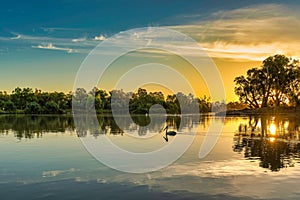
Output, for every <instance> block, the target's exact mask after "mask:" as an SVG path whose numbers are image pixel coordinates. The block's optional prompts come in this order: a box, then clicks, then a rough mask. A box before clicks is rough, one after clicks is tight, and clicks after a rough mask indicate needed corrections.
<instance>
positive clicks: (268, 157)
mask: <svg viewBox="0 0 300 200" xmlns="http://www.w3.org/2000/svg"><path fill="white" fill-rule="evenodd" d="M298 117H299V116H298ZM298 117H297V116H293V117H289V116H262V117H260V118H258V117H253V116H252V117H249V120H248V124H240V125H239V127H238V132H237V133H236V134H235V135H234V145H233V151H235V152H238V153H244V157H245V158H246V159H248V160H259V161H260V164H259V166H260V167H263V168H267V169H269V170H271V171H280V168H287V167H294V166H295V163H296V162H300V161H299V157H300V131H299V130H300V124H299V123H300V120H299V118H298Z"/></svg>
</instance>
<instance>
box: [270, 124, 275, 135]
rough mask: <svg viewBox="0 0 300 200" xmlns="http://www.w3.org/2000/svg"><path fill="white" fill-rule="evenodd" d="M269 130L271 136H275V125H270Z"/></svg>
mask: <svg viewBox="0 0 300 200" xmlns="http://www.w3.org/2000/svg"><path fill="white" fill-rule="evenodd" d="M269 130H270V134H271V135H275V134H276V125H275V124H271V125H270V127H269Z"/></svg>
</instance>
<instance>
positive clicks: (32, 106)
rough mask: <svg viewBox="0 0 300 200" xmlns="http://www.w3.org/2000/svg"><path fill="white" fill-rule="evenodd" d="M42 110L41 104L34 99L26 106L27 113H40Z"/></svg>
mask: <svg viewBox="0 0 300 200" xmlns="http://www.w3.org/2000/svg"><path fill="white" fill-rule="evenodd" d="M41 112H42V109H41V106H40V104H38V103H37V102H35V101H33V102H30V103H28V104H27V106H26V108H25V113H26V114H40V113H41Z"/></svg>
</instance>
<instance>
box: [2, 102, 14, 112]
mask: <svg viewBox="0 0 300 200" xmlns="http://www.w3.org/2000/svg"><path fill="white" fill-rule="evenodd" d="M16 109H17V107H16V105H15V104H14V103H13V102H12V101H10V100H8V101H5V102H4V103H3V110H4V111H7V112H14V111H16Z"/></svg>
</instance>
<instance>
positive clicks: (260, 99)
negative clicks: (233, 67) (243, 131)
mask: <svg viewBox="0 0 300 200" xmlns="http://www.w3.org/2000/svg"><path fill="white" fill-rule="evenodd" d="M298 73H299V65H298V61H296V60H293V59H291V58H287V57H286V56H284V55H275V56H270V57H268V58H266V59H265V60H264V61H263V65H262V66H261V67H260V68H252V69H249V70H248V71H247V76H246V77H245V76H239V77H236V78H235V80H234V82H235V84H236V87H235V89H234V90H235V93H236V94H237V95H238V96H239V99H240V101H241V102H242V103H245V104H247V105H248V106H249V107H250V108H260V107H267V106H272V105H274V106H280V105H285V104H287V102H288V101H287V99H290V101H291V102H296V103H295V104H297V102H298V103H299V74H298Z"/></svg>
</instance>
